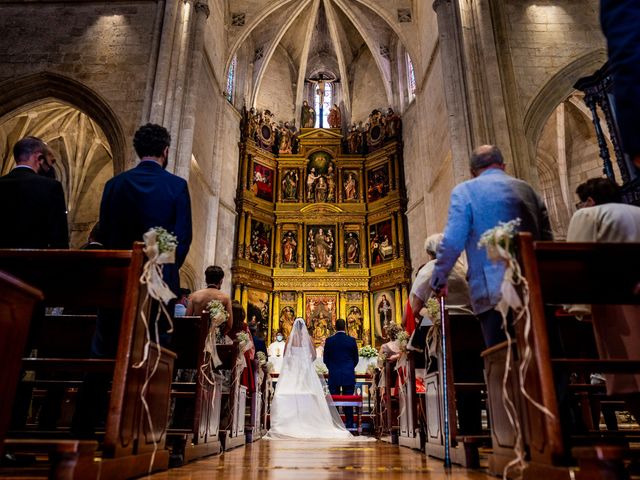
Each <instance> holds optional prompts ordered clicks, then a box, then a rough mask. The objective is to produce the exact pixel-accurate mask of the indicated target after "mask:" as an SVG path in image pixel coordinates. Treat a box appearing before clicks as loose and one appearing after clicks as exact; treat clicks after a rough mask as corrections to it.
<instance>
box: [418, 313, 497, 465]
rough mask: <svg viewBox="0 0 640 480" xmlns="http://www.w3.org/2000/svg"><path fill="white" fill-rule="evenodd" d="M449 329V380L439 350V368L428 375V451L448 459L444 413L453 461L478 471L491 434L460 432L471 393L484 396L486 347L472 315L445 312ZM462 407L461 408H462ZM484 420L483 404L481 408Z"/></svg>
mask: <svg viewBox="0 0 640 480" xmlns="http://www.w3.org/2000/svg"><path fill="white" fill-rule="evenodd" d="M444 318H445V322H446V323H445V324H446V329H447V352H448V356H447V378H446V381H445V379H444V378H443V375H442V373H443V372H442V369H441V368H440V367H439V366H440V365H442V362H443V360H442V352H440V351H439V354H438V358H437V359H436V363H435V369H433V367H432V368H431V369H430V370H431V371H430V372H428V373H427V375H426V378H425V389H426V395H425V401H426V409H425V410H426V412H427V415H426V416H427V426H426V439H425V452H426V454H427V455H429V456H432V457H435V458H441V459H443V458H444V453H445V438H444V412H445V408H446V409H447V412H448V416H449V435H450V445H449V451H450V455H451V461H452V462H453V463H456V464H459V465H462V466H464V467H467V468H478V467H479V466H480V456H479V452H478V448H479V447H480V446H481V445H483V444H488V443H489V441H490V438H489V435H488V434H484V433H481V432H473V433H472V434H469V432H466V434H465V433H462V432H460V431H459V430H458V423H459V420H460V419H459V416H458V408H459V406H460V407H461V406H462V402H463V400H464V399H465V398H464V396H465V395H466V398H468V397H469V394H473V395H477V396H478V397H479V398H480V395H483V392H484V391H486V385H485V383H484V379H483V373H482V368H478V365H479V364H480V363H481V362H482V360H481V352H482V350H483V348H484V343H483V340H482V332H481V330H480V324H479V323H478V321H477V319H476V318H475V317H474V316H472V315H455V316H453V317H452V316H450V315H449V312H448V310H445V317H444ZM445 384H446V385H447V389H448V390H447V391H448V393H449V395H448V399H449V402H448V405H446V406H445V405H444V396H443V392H442V385H445ZM459 404H460V405H459ZM477 408H478V412H477V414H478V417H480V414H481V412H480V402H478V405H477Z"/></svg>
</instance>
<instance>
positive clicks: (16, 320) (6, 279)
mask: <svg viewBox="0 0 640 480" xmlns="http://www.w3.org/2000/svg"><path fill="white" fill-rule="evenodd" d="M43 298H44V297H43V295H42V292H41V291H40V290H37V289H35V288H33V287H30V286H29V285H27V284H26V283H24V282H21V281H20V280H18V279H17V278H15V277H12V276H11V275H7V274H6V273H4V272H0V331H1V332H2V335H0V365H2V368H0V458H2V454H3V450H4V442H3V441H4V437H5V434H6V433H7V429H8V428H9V423H10V421H11V412H12V408H13V399H14V397H15V392H16V386H17V384H18V378H19V376H20V368H21V360H22V353H23V352H24V348H25V344H26V342H27V335H28V334H29V319H30V318H31V317H32V315H33V311H34V309H35V307H36V305H37V303H38V302H40V301H42V299H43Z"/></svg>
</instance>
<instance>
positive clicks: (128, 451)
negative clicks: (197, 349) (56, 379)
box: [0, 243, 175, 479]
mask: <svg viewBox="0 0 640 480" xmlns="http://www.w3.org/2000/svg"><path fill="white" fill-rule="evenodd" d="M142 248H143V245H142V244H141V243H136V244H134V246H133V250H131V251H105V250H93V251H88V250H79V251H73V250H0V269H2V270H4V271H6V272H9V273H10V274H12V275H14V276H16V277H17V278H20V279H21V280H23V281H25V282H27V283H29V284H31V285H33V286H34V287H36V288H38V289H40V290H41V291H42V292H43V294H44V297H45V300H44V304H45V306H47V307H64V308H71V309H86V308H90V309H97V308H111V309H113V308H118V309H121V310H122V316H121V319H120V334H119V342H118V349H117V353H116V357H115V358H114V359H94V358H86V357H84V358H78V356H77V355H75V357H76V358H73V357H74V354H73V353H74V352H75V353H77V352H78V349H80V350H83V351H87V349H88V348H87V347H88V346H87V345H76V346H75V348H74V349H73V350H71V351H70V352H69V354H68V355H66V356H65V357H58V358H51V357H49V358H43V357H42V356H39V357H38V358H24V359H23V360H22V368H23V370H26V371H32V372H35V375H36V379H37V378H39V376H40V375H43V376H44V375H45V373H46V372H49V373H51V372H54V373H55V375H56V376H61V375H62V373H64V372H104V374H105V375H108V376H110V377H111V379H112V382H111V383H112V387H111V395H110V398H109V408H108V415H107V418H106V426H105V432H104V439H103V442H102V452H101V461H99V462H91V463H83V469H81V470H78V469H76V471H75V472H74V473H73V478H78V479H80V478H81V479H92V478H100V479H121V478H122V479H124V478H130V477H134V476H140V475H144V474H146V473H147V471H148V470H149V469H151V470H161V469H166V468H167V465H168V459H169V454H168V451H166V450H164V445H165V439H166V437H165V434H166V428H167V415H168V408H169V393H170V385H171V375H172V370H173V361H174V357H175V356H174V354H173V353H172V352H170V351H168V350H165V349H162V350H161V353H160V362H159V368H158V371H157V372H156V374H155V375H154V377H153V379H152V381H151V383H150V385H149V388H148V391H147V395H146V400H147V402H148V404H149V407H150V413H151V418H152V421H153V429H151V428H150V426H149V424H148V422H147V418H146V415H145V414H144V412H143V408H142V405H141V400H140V393H141V391H142V387H143V384H144V381H145V378H146V375H147V373H148V370H149V369H150V367H149V366H148V367H145V368H141V369H136V368H134V365H135V364H136V363H138V362H139V361H140V360H142V357H143V348H144V344H145V341H146V334H145V329H144V325H143V323H142V319H141V311H142V307H143V299H144V296H145V290H144V288H143V287H142V286H141V285H140V282H139V279H140V275H141V273H142V268H143V264H144V253H143V251H142ZM69 335H73V332H72V331H70V332H69V331H59V332H58V338H64V337H68V336H69ZM36 337H37V336H36ZM55 340H56V339H55V338H47V339H46V342H45V343H44V344H43V345H41V346H40V347H41V348H43V349H44V348H45V347H46V348H54V347H55ZM157 355H158V353H157V349H156V347H155V346H152V348H151V349H150V358H149V365H153V364H154V363H155V361H156V359H157V358H158V357H157ZM15 435H20V436H21V437H27V438H31V439H33V441H31V442H26V443H28V445H19V444H17V443H16V442H14V443H13V444H12V443H11V442H10V441H8V442H5V447H6V448H7V449H8V451H18V450H24V451H35V450H38V448H39V447H38V445H45V444H46V442H47V441H45V440H43V438H44V437H45V436H46V437H47V438H49V439H50V438H51V437H52V436H54V437H55V436H56V435H57V436H61V435H62V436H67V438H68V433H67V432H64V431H62V432H57V431H54V432H42V433H39V432H37V431H33V430H28V431H25V430H23V431H16V432H11V436H10V438H11V437H14V436H15ZM38 439H40V443H39V441H38ZM153 439H156V440H157V442H156V443H157V445H158V447H159V449H158V451H157V453H156V454H155V456H154V454H153V453H154V452H153V451H154V445H153ZM152 458H154V459H155V460H154V462H153V465H151V459H152Z"/></svg>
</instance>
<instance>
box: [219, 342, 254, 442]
mask: <svg viewBox="0 0 640 480" xmlns="http://www.w3.org/2000/svg"><path fill="white" fill-rule="evenodd" d="M218 355H219V357H220V360H222V365H221V366H220V370H228V371H230V372H231V375H230V384H229V385H228V387H227V386H225V388H223V390H222V408H221V411H222V417H221V423H220V441H221V442H222V448H223V449H224V450H225V451H227V450H231V449H232V448H236V447H240V446H242V445H244V444H245V443H246V438H245V413H246V406H247V387H245V386H244V385H240V381H237V382H234V378H241V375H240V373H241V372H238V366H237V362H236V359H237V358H238V356H239V355H240V348H239V345H238V341H237V340H235V341H234V342H233V344H231V345H218Z"/></svg>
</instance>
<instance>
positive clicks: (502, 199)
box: [431, 145, 553, 348]
mask: <svg viewBox="0 0 640 480" xmlns="http://www.w3.org/2000/svg"><path fill="white" fill-rule="evenodd" d="M469 166H470V168H471V175H472V176H473V177H474V178H473V179H471V180H467V181H466V182H463V183H460V184H459V185H456V187H455V188H454V189H453V191H452V192H451V203H450V206H449V218H448V220H447V226H446V228H445V231H444V238H443V239H442V243H441V244H440V248H439V250H438V256H437V259H436V265H435V268H434V271H433V274H432V276H431V287H432V289H433V290H434V291H436V292H439V293H440V294H441V295H446V293H447V288H446V285H447V278H448V277H449V273H450V272H451V270H452V268H453V266H454V265H455V262H456V260H457V259H458V257H459V256H460V254H461V253H462V250H466V252H467V261H468V263H469V269H468V273H467V279H468V281H469V289H470V293H471V302H472V305H473V311H474V313H475V314H476V316H477V317H478V319H479V320H480V325H481V327H482V333H483V336H484V341H485V344H486V346H487V348H488V347H490V346H492V345H495V344H497V343H500V342H502V341H504V340H506V337H505V335H504V331H503V330H502V317H501V316H500V314H499V313H498V312H497V311H496V310H494V307H495V306H496V305H497V304H498V302H499V300H500V296H501V294H500V286H501V284H502V278H503V276H504V270H505V269H504V265H503V264H502V263H493V262H491V261H490V260H489V259H488V258H487V254H486V250H485V249H483V248H482V249H481V248H478V241H479V240H480V236H481V235H482V234H483V233H484V232H485V231H487V230H489V229H491V228H493V227H495V226H496V225H497V224H498V222H508V221H510V220H513V219H515V218H520V219H521V223H520V227H519V230H520V231H525V232H531V233H532V235H533V237H534V239H535V240H552V239H553V235H552V233H551V225H550V223H549V216H548V214H547V209H546V207H545V205H544V202H543V201H542V199H541V198H540V196H539V195H538V194H537V193H536V192H535V191H534V190H533V188H532V187H531V186H530V185H529V184H528V183H526V182H524V181H522V180H518V179H516V178H513V177H511V176H509V175H507V174H506V173H505V171H504V168H505V165H504V159H503V158H502V153H501V152H500V150H499V149H498V147H496V146H493V145H483V146H482V147H479V148H477V149H476V150H475V151H474V152H473V154H472V155H471V160H470V165H469Z"/></svg>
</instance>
